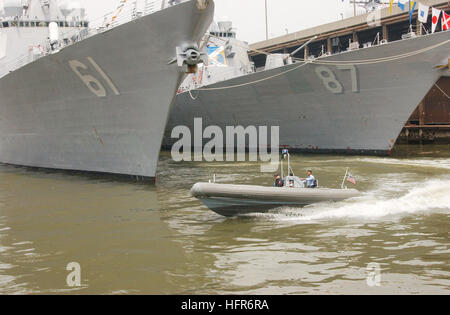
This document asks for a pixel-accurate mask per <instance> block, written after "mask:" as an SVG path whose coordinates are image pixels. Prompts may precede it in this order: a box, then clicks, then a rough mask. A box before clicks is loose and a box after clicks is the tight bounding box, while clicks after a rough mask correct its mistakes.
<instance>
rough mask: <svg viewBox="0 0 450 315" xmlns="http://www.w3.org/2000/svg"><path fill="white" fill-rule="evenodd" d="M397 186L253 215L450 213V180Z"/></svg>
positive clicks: (311, 217)
mask: <svg viewBox="0 0 450 315" xmlns="http://www.w3.org/2000/svg"><path fill="white" fill-rule="evenodd" d="M394 190H395V194H394V195H392V194H386V187H384V188H380V189H376V190H373V191H371V192H369V193H366V194H365V195H364V196H362V197H358V198H353V199H350V200H346V201H342V202H336V203H318V204H314V205H311V206H308V207H305V208H290V207H289V208H288V207H286V208H279V209H277V210H275V211H273V212H271V213H266V214H251V215H250V216H252V217H255V218H264V219H269V220H276V221H300V222H304V223H315V222H318V221H329V220H349V219H357V220H385V219H395V218H399V217H403V216H408V215H413V214H419V213H422V214H423V213H433V212H444V213H450V180H430V181H427V182H424V183H421V184H420V183H419V184H416V185H415V186H414V187H412V188H410V189H409V190H407V191H403V192H400V193H399V192H398V191H397V190H396V188H394ZM386 196H389V197H386Z"/></svg>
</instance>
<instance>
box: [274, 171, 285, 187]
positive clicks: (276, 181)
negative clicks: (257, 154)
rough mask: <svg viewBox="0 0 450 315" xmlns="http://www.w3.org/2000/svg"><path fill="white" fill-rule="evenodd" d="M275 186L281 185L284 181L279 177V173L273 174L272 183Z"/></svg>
mask: <svg viewBox="0 0 450 315" xmlns="http://www.w3.org/2000/svg"><path fill="white" fill-rule="evenodd" d="M273 185H274V186H275V187H283V186H284V181H283V180H282V179H281V176H280V175H279V174H277V175H275V183H274V184H273Z"/></svg>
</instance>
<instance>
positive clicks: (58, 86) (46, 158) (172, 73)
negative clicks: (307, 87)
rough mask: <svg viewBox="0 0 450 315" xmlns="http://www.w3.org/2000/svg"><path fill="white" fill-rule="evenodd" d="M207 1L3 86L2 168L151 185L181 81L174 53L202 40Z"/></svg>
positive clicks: (125, 28)
mask: <svg viewBox="0 0 450 315" xmlns="http://www.w3.org/2000/svg"><path fill="white" fill-rule="evenodd" d="M213 12H214V3H213V2H212V1H211V3H210V5H209V7H208V8H207V9H206V10H199V9H198V8H197V5H196V1H188V2H184V3H181V4H178V5H176V6H172V7H169V8H167V9H165V10H162V11H159V12H156V13H153V14H151V15H148V16H145V17H142V18H140V19H137V20H134V21H132V22H129V23H126V24H123V25H120V26H117V27H115V28H113V29H111V30H109V31H106V32H104V33H101V34H98V35H95V36H93V37H90V38H88V39H85V40H83V41H81V42H78V43H75V44H73V45H71V46H68V47H66V48H64V49H63V50H62V51H60V52H58V53H56V54H52V55H48V56H45V57H43V58H41V59H38V60H37V61H35V62H33V63H30V64H28V65H26V66H24V67H22V68H19V69H18V70H16V71H13V72H11V73H9V74H7V75H6V76H4V77H2V78H1V79H0V162H1V163H5V164H13V165H21V166H30V167H39V168H50V169H61V170H75V171H88V172H97V173H109V174H118V175H119V174H120V175H131V176H136V177H142V178H154V177H155V174H156V167H157V162H158V157H159V151H160V147H161V140H162V137H163V132H164V128H165V125H166V122H167V117H168V113H169V107H170V105H171V103H172V101H173V99H174V97H175V93H176V90H177V88H178V86H179V84H180V82H181V80H182V78H183V76H184V74H183V73H181V72H180V70H179V68H178V67H177V65H176V64H171V65H169V64H168V61H169V60H170V59H172V58H174V57H175V56H176V47H177V46H179V45H181V44H183V43H186V42H192V41H193V42H198V41H200V39H201V37H202V36H203V35H204V33H205V31H206V30H207V28H208V26H209V25H210V23H211V21H212V18H213Z"/></svg>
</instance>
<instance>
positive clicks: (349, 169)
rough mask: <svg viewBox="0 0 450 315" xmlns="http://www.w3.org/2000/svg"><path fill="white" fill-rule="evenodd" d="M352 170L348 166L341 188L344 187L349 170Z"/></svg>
mask: <svg viewBox="0 0 450 315" xmlns="http://www.w3.org/2000/svg"><path fill="white" fill-rule="evenodd" d="M349 170H350V168H349V167H347V170H346V171H345V176H344V179H343V180H342V185H341V189H344V184H345V180H346V179H347V175H348V171H349Z"/></svg>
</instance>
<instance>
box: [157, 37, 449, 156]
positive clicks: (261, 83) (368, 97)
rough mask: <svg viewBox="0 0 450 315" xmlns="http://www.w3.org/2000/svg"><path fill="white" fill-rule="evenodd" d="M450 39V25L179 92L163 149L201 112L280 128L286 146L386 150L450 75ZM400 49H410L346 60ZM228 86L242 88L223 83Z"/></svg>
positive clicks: (234, 122) (213, 118) (206, 120)
mask: <svg viewBox="0 0 450 315" xmlns="http://www.w3.org/2000/svg"><path fill="white" fill-rule="evenodd" d="M449 39H450V31H447V32H440V33H435V34H432V35H426V36H420V37H416V38H412V39H407V40H402V41H397V42H391V43H388V44H384V45H379V46H374V47H370V48H365V49H359V50H356V51H349V52H345V53H341V54H337V55H332V56H328V57H325V58H321V59H319V60H317V62H319V63H320V62H323V63H327V62H330V61H333V62H337V63H339V62H343V64H342V65H335V64H311V63H310V64H307V65H305V66H303V67H301V68H298V69H296V68H297V67H299V63H295V64H292V65H288V66H284V67H280V68H276V69H272V70H267V71H262V72H257V73H255V74H250V75H246V76H241V77H237V78H234V79H232V80H228V81H223V82H220V83H216V84H213V85H209V86H205V87H204V89H206V90H202V89H200V90H193V91H191V93H189V92H185V93H182V94H179V95H178V96H177V98H176V102H175V106H174V107H173V109H172V111H171V113H170V119H169V124H168V126H167V128H166V132H165V137H164V140H163V143H164V147H165V148H170V147H171V145H173V143H174V142H176V141H177V139H171V131H172V129H173V128H174V127H175V126H178V125H185V126H188V127H189V128H191V130H193V128H194V126H193V121H194V117H199V118H203V128H206V126H209V125H215V126H219V127H221V128H225V127H226V126H244V127H247V126H280V145H281V146H284V147H287V148H290V149H291V150H294V151H295V150H296V151H311V152H350V153H356V154H358V153H361V154H379V155H385V154H388V153H389V152H390V150H391V149H392V148H393V146H394V143H395V141H396V139H397V137H398V135H399V133H400V132H401V130H402V128H403V126H404V124H405V123H406V121H407V120H408V118H409V117H410V115H411V114H412V112H413V111H414V109H415V108H416V107H417V106H418V104H419V103H420V101H421V100H422V99H423V98H424V97H425V95H426V93H427V92H428V91H429V90H430V88H431V87H432V86H433V85H434V84H435V83H436V82H437V80H438V79H439V78H440V77H442V76H450V72H449V71H448V70H447V69H444V70H442V69H441V70H439V69H436V68H435V66H436V65H439V64H441V65H442V63H441V62H445V63H447V60H448V58H450V53H449V51H450V42H449ZM435 45H437V47H436V48H434V49H430V50H427V49H428V48H430V47H433V46H435ZM422 49H425V51H423V52H420V53H417V52H418V51H420V50H422ZM409 53H412V54H411V55H409ZM402 54H408V55H406V57H404V58H400V59H395V60H391V61H384V62H380V63H378V62H377V63H361V64H355V65H353V66H352V65H351V64H350V65H349V64H348V62H352V61H355V60H372V61H373V60H374V59H377V58H385V57H389V56H399V55H402ZM345 62H347V63H345ZM334 77H335V78H334ZM267 78H269V79H267ZM266 79H267V80H266ZM255 81H256V82H257V83H253V84H251V82H255ZM330 81H331V82H330ZM327 85H328V86H327ZM339 85H340V86H341V87H342V89H341V88H340V87H339ZM230 86H238V87H235V88H231V89H220V88H223V87H225V88H226V87H230ZM209 88H212V89H213V90H207V89H209ZM216 88H219V89H217V90H215V89H216ZM223 130H225V129H223ZM206 141H207V140H205V142H206ZM224 143H225V142H224Z"/></svg>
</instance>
